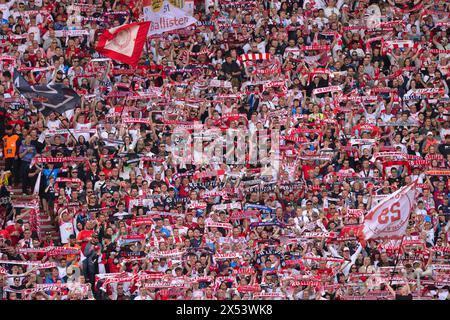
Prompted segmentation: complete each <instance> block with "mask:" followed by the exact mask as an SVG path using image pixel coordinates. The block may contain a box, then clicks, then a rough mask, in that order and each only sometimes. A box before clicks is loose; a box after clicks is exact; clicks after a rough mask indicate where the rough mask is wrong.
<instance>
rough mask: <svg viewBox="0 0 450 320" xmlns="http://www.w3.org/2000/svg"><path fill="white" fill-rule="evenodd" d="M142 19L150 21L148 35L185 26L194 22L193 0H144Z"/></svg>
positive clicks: (195, 20)
mask: <svg viewBox="0 0 450 320" xmlns="http://www.w3.org/2000/svg"><path fill="white" fill-rule="evenodd" d="M143 8H144V20H145V21H151V24H150V29H149V31H148V35H155V34H161V33H163V32H167V31H172V30H177V29H182V28H186V27H187V26H189V25H191V24H193V23H196V22H197V19H195V18H194V17H193V16H192V14H193V12H194V1H188V0H144V1H143Z"/></svg>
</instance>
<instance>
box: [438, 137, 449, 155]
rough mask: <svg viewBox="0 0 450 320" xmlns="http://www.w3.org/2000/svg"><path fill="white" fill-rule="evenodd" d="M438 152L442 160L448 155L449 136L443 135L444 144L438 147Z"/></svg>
mask: <svg viewBox="0 0 450 320" xmlns="http://www.w3.org/2000/svg"><path fill="white" fill-rule="evenodd" d="M438 150H439V153H440V154H442V155H443V156H444V159H447V156H448V155H449V154H450V134H446V135H445V142H444V143H442V144H440V145H439V146H438Z"/></svg>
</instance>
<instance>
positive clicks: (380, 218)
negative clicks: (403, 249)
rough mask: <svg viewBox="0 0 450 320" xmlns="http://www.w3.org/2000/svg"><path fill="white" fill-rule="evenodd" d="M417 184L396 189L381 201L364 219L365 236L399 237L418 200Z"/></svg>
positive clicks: (404, 230) (372, 237)
mask: <svg viewBox="0 0 450 320" xmlns="http://www.w3.org/2000/svg"><path fill="white" fill-rule="evenodd" d="M416 192H417V188H416V184H415V183H412V184H409V185H407V186H404V187H403V188H401V189H399V190H397V191H395V192H394V193H392V194H391V195H389V196H388V197H387V198H385V199H383V200H382V201H381V202H379V203H378V204H377V205H376V206H375V207H374V208H372V209H371V210H370V212H369V213H368V214H367V216H365V219H364V228H363V232H364V238H365V239H366V240H367V239H399V238H401V237H402V236H403V235H404V234H405V232H406V227H407V226H408V220H409V214H410V213H411V211H412V209H413V206H414V203H415V201H416V199H415V197H416Z"/></svg>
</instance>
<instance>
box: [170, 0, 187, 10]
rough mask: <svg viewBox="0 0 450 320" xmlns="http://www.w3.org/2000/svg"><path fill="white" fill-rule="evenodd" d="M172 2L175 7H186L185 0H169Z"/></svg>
mask: <svg viewBox="0 0 450 320" xmlns="http://www.w3.org/2000/svg"><path fill="white" fill-rule="evenodd" d="M169 2H170V4H171V5H173V6H174V7H177V8H179V9H182V8H183V7H184V0H169Z"/></svg>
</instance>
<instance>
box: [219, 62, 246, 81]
mask: <svg viewBox="0 0 450 320" xmlns="http://www.w3.org/2000/svg"><path fill="white" fill-rule="evenodd" d="M222 71H223V73H225V76H226V77H227V80H229V81H231V83H232V85H233V86H238V85H239V83H240V79H241V73H242V71H241V68H240V67H239V65H238V64H237V62H236V61H234V60H233V58H232V57H231V56H230V55H227V56H226V58H225V62H224V63H223V64H222Z"/></svg>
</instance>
